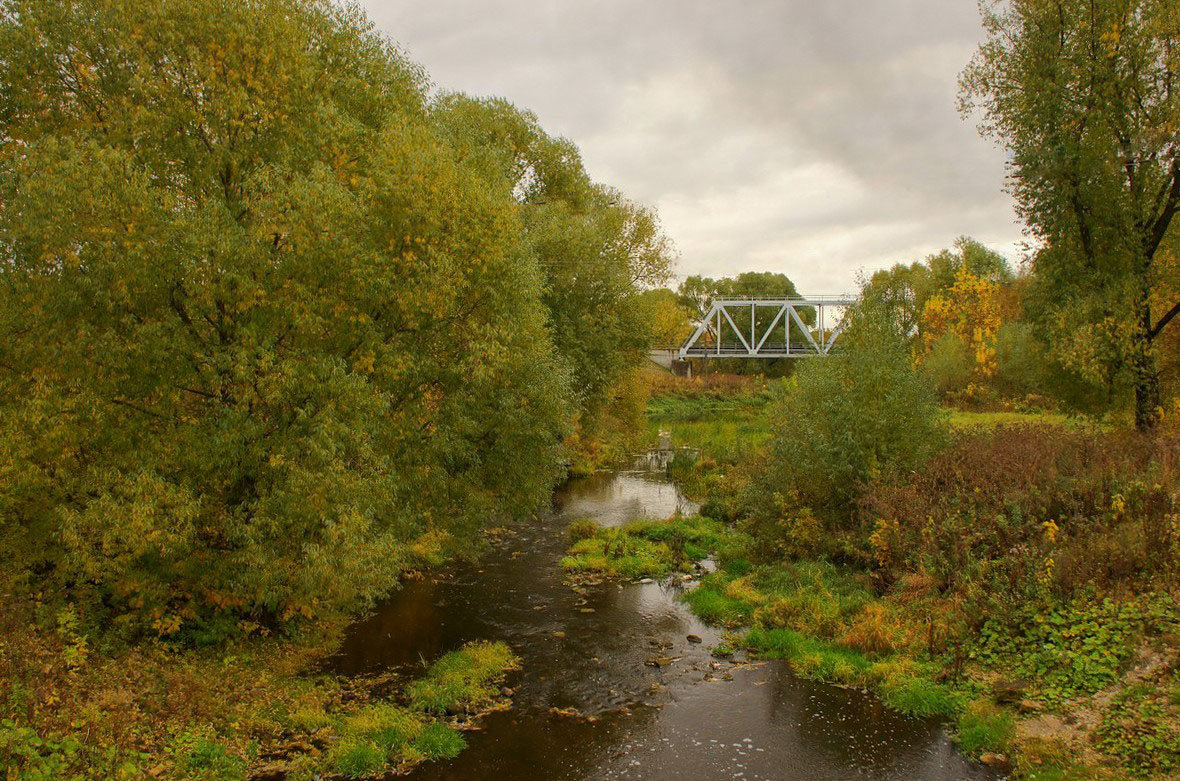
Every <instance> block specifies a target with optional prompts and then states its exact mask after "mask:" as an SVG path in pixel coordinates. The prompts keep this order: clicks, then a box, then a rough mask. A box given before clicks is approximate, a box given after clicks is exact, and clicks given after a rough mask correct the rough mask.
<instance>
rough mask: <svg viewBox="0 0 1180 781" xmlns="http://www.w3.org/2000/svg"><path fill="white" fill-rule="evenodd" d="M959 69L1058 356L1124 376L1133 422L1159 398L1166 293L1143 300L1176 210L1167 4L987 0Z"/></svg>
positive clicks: (1175, 61) (1177, 134) (1179, 49)
mask: <svg viewBox="0 0 1180 781" xmlns="http://www.w3.org/2000/svg"><path fill="white" fill-rule="evenodd" d="M981 9H982V14H983V24H984V29H985V32H986V40H985V41H984V43H983V44H981V46H980V48H979V51H978V52H977V54H976V56H975V58H974V59H973V61H972V62H971V64H970V65H969V66H968V68H967V69H966V70H965V71H964V73H963V75H962V80H961V81H962V104H963V109H964V111H972V110H976V109H978V110H980V111H981V112H982V117H983V120H982V125H981V129H982V131H983V132H984V133H986V134H988V135H990V136H993V137H995V138H996V139H998V140H999V141H1000V142H1001V143H1003V145H1004V146H1005V147H1006V149H1007V150H1008V153H1009V156H1010V166H1011V170H1012V174H1013V176H1012V185H1011V188H1012V192H1013V194H1014V196H1015V197H1016V201H1017V204H1018V206H1019V209H1020V213H1021V215H1022V216H1023V217H1024V219H1025V220H1026V221H1027V223H1028V225H1029V226H1030V229H1031V230H1032V232H1033V234H1034V235H1035V237H1036V238H1037V239H1039V240H1040V242H1041V243H1042V245H1043V249H1042V250H1041V251H1040V252H1038V253H1037V254H1036V256H1035V258H1034V265H1033V269H1034V272H1035V277H1036V281H1037V289H1036V294H1037V295H1038V296H1039V297H1041V298H1043V299H1044V301H1045V302H1046V307H1045V310H1046V311H1045V315H1044V317H1043V323H1044V325H1045V327H1046V328H1052V329H1053V332H1054V334H1055V337H1056V339H1055V342H1056V345H1055V346H1056V349H1057V352H1058V354H1059V356H1060V357H1061V358H1062V360H1063V361H1064V362H1066V363H1068V364H1071V365H1073V366H1075V367H1076V368H1078V369H1079V370H1082V371H1085V372H1088V373H1089V374H1090V375H1097V374H1103V373H1105V375H1107V379H1108V381H1109V378H1110V377H1113V376H1114V375H1116V374H1118V373H1122V372H1124V371H1125V372H1127V373H1128V374H1129V375H1130V377H1131V381H1132V384H1133V386H1134V395H1135V420H1136V425H1137V426H1138V427H1139V428H1141V429H1146V428H1150V427H1151V426H1152V425H1153V424H1154V422H1155V420H1156V416H1157V410H1158V407H1159V401H1160V391H1159V375H1158V370H1157V359H1156V354H1155V350H1154V344H1155V342H1156V340H1157V337H1159V335H1160V334H1161V333H1162V332H1163V329H1164V328H1165V327H1166V326H1167V325H1168V323H1169V322H1170V321H1171V320H1172V319H1173V317H1175V315H1176V314H1177V312H1180V302H1178V301H1165V302H1164V303H1163V304H1162V306H1160V305H1154V303H1153V291H1156V290H1158V289H1159V288H1160V286H1161V281H1162V280H1161V274H1164V273H1166V271H1165V270H1164V269H1163V268H1161V265H1160V264H1159V262H1158V258H1159V250H1160V248H1161V246H1163V245H1164V244H1165V242H1166V241H1168V239H1169V237H1170V236H1172V235H1174V234H1175V231H1176V229H1175V225H1174V222H1175V220H1174V218H1175V216H1176V213H1177V210H1180V83H1178V79H1180V5H1178V4H1177V3H1175V2H1174V1H1173V0H1004V1H1003V2H1000V1H999V0H988V2H984V3H983V4H982V6H981Z"/></svg>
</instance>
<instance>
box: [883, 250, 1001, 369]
mask: <svg viewBox="0 0 1180 781" xmlns="http://www.w3.org/2000/svg"><path fill="white" fill-rule="evenodd" d="M961 272H966V273H968V274H970V275H971V276H972V277H974V278H977V279H979V280H981V281H984V282H989V283H991V284H993V285H996V286H1007V285H1009V284H1010V283H1011V282H1012V281H1013V277H1012V270H1011V269H1010V268H1009V266H1008V261H1007V260H1005V259H1004V256H1003V255H1001V254H999V253H998V252H996V251H994V250H991V249H988V248H987V247H986V246H984V245H983V244H981V243H980V242H978V241H976V240H975V239H972V238H970V237H968V236H961V237H959V239H958V240H956V241H955V245H954V247H953V248H952V249H944V250H942V251H941V252H939V253H937V254H935V255H930V256H928V257H927V258H926V259H925V260H923V261H920V262H916V263H913V264H910V265H908V266H907V265H905V264H903V263H898V264H897V265H895V266H893V267H892V268H890V269H881V270H880V271H877V272H875V273H874V274H873V275H872V277H870V278H869V280H868V282H867V283H865V284H864V286H863V290H862V291H861V294H862V296H863V298H864V302H865V306H866V307H869V308H873V309H876V310H878V312H879V314H880V316H882V317H884V318H885V321H886V322H888V323H891V324H892V327H893V329H894V331H895V332H896V333H897V335H898V338H901V339H903V340H905V341H907V342H908V343H909V345H910V347H911V349H912V350H913V352H914V354H915V355H917V354H920V353H921V352H922V351H923V349H924V347H925V346H926V340H925V331H924V328H923V313H924V312H925V311H926V305H927V302H928V301H929V300H930V299H931V298H933V297H936V296H940V295H944V294H945V293H946V291H948V290H949V289H950V288H952V287H953V286H954V284H955V280H956V278H957V277H958V275H959V274H960V273H961ZM935 338H937V335H935Z"/></svg>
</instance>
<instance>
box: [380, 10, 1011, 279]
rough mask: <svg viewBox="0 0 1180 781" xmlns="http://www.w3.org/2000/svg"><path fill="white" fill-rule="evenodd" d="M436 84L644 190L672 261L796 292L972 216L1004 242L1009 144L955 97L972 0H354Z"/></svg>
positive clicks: (975, 26) (922, 244)
mask: <svg viewBox="0 0 1180 781" xmlns="http://www.w3.org/2000/svg"><path fill="white" fill-rule="evenodd" d="M363 4H364V6H365V7H366V8H367V9H368V11H369V13H370V15H371V16H372V17H373V19H374V20H375V21H376V22H377V24H378V25H379V26H380V27H381V28H382V29H383V30H384V31H385V32H387V33H388V34H389V35H390V36H392V37H393V38H394V39H395V40H397V41H398V42H399V43H400V44H401V45H402V46H404V47H405V49H406V50H407V51H408V52H409V54H410V56H411V57H412V58H413V59H415V60H417V61H418V62H420V63H422V64H423V65H424V66H425V67H426V68H427V69H428V71H429V72H430V74H431V76H432V77H433V79H434V81H435V83H436V84H437V85H438V86H439V87H441V88H445V89H457V90H462V91H464V92H469V93H473V94H479V95H499V96H503V97H506V98H508V99H509V100H512V101H513V102H514V103H516V104H517V105H519V106H522V107H526V108H529V109H531V110H533V111H535V112H536V113H537V114H538V116H539V117H540V119H541V122H542V124H543V125H544V126H545V127H546V128H547V129H548V130H549V131H550V132H553V133H556V134H559V135H564V136H567V137H569V138H570V139H572V140H573V141H574V142H575V143H577V144H578V145H579V147H581V149H582V152H583V156H584V158H585V161H586V166H587V168H588V170H589V171H590V173H591V175H593V176H594V177H595V178H597V179H599V180H601V181H604V182H607V183H610V184H612V185H615V186H617V187H619V188H620V189H621V190H623V191H624V192H625V193H627V194H628V195H629V196H630V197H632V198H634V199H636V200H638V201H640V202H643V203H645V204H648V205H651V206H654V207H656V208H657V209H658V210H659V212H660V215H661V217H662V219H663V222H664V226H665V228H666V230H667V232H668V233H669V235H670V236H671V237H672V238H673V240H674V241H675V242H676V244H677V246H678V247H679V249H680V251H681V263H680V268H679V271H680V274H681V275H686V274H695V273H703V274H710V275H722V274H730V273H735V272H738V271H745V270H774V271H782V272H785V273H787V274H789V275H790V276H791V277H792V279H794V280H795V281H796V283H797V284H798V286H799V287H800V289H801V290H805V291H810V292H817V293H818V292H835V291H842V290H848V289H851V288H852V287H853V286H854V283H855V278H856V275H857V273H858V272H859V271H861V270H865V271H871V270H873V269H875V268H880V267H882V266H886V265H890V264H892V263H894V262H898V261H910V260H914V259H918V258H920V257H922V256H923V255H925V254H927V253H930V252H934V251H937V250H938V249H940V248H942V247H945V246H949V244H950V243H951V242H952V241H953V240H954V239H955V237H957V236H958V235H961V234H970V235H973V236H975V237H976V238H979V239H980V240H982V241H984V242H985V243H987V244H989V245H990V246H992V247H994V248H995V249H998V250H1000V251H1001V252H1004V253H1005V254H1008V255H1009V256H1010V257H1012V258H1013V259H1014V260H1015V259H1016V247H1017V245H1018V243H1019V241H1020V239H1021V229H1020V226H1019V225H1018V224H1017V222H1016V218H1015V215H1014V213H1013V209H1012V204H1011V201H1010V199H1009V198H1008V197H1007V196H1006V195H1004V194H1003V192H1002V189H1001V188H1002V185H1003V176H1004V168H1003V154H1002V152H1001V151H1000V150H998V149H996V148H995V147H994V145H993V144H992V143H991V142H990V141H986V140H983V139H981V138H979V137H978V135H977V134H976V132H975V128H974V126H973V125H972V124H971V123H970V122H964V121H963V120H962V119H961V118H960V117H959V116H958V113H957V112H956V110H955V95H956V89H957V88H956V79H957V76H958V72H959V71H960V70H961V69H962V67H963V65H964V64H966V62H967V60H968V59H969V58H970V56H971V54H972V52H973V50H974V48H975V46H976V44H977V42H978V40H979V37H980V34H981V33H980V28H979V23H978V17H977V12H976V9H975V4H974V3H973V2H971V1H970V0H824V1H823V2H816V1H815V0H778V1H773V0H740V1H738V2H728V3H718V2H715V1H713V2H705V1H704V0H647V2H638V1H637V0H603V1H602V2H596V3H574V2H569V0H548V1H545V0H531V1H528V0H501V1H499V2H477V0H431V1H430V2H426V0H364V3H363Z"/></svg>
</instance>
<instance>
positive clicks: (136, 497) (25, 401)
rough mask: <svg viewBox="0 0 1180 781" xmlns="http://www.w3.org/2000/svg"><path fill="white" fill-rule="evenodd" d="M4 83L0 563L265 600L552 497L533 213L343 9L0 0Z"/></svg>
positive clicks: (399, 562)
mask: <svg viewBox="0 0 1180 781" xmlns="http://www.w3.org/2000/svg"><path fill="white" fill-rule="evenodd" d="M0 90H2V93H3V94H2V97H0V139H2V140H0V561H2V562H3V568H4V571H5V573H6V575H7V576H9V577H11V578H13V579H14V580H15V581H16V582H17V583H19V584H23V585H24V587H25V588H28V589H30V590H37V591H38V592H40V593H42V594H45V595H48V594H51V593H52V594H53V595H54V596H55V598H68V599H71V600H75V601H77V602H79V603H82V604H86V605H89V606H91V607H93V608H95V609H99V608H101V609H102V610H106V611H110V612H109V614H110V615H113V616H114V617H115V618H116V620H117V621H118V622H119V623H121V624H125V625H126V626H127V627H128V628H129V629H132V630H142V629H151V628H154V630H155V631H157V632H159V633H161V634H169V633H172V632H175V631H176V630H177V629H179V628H182V627H187V626H199V625H201V624H202V623H203V622H207V621H210V620H214V619H216V618H217V617H218V616H219V615H220V614H228V615H230V616H237V617H240V618H243V619H246V620H248V621H250V622H253V624H262V625H272V626H274V625H278V624H280V623H281V622H283V621H284V619H288V618H290V617H292V616H299V615H307V616H311V615H319V614H323V613H325V612H333V611H339V610H346V609H349V608H352V607H355V606H356V605H358V604H362V603H363V602H364V601H366V600H369V599H372V598H374V597H375V596H377V595H379V594H381V593H383V592H384V591H385V590H387V589H388V588H389V587H390V586H391V585H392V584H393V583H394V582H395V580H396V577H397V575H398V573H399V572H400V571H401V570H403V569H404V568H406V567H412V566H416V565H417V564H419V563H421V562H422V561H423V559H429V558H431V557H433V556H436V555H438V554H439V553H440V552H442V551H446V550H449V549H451V548H453V547H454V546H455V545H456V544H461V543H463V541H465V540H471V539H473V538H474V537H475V531H476V530H477V529H478V528H479V526H480V525H482V524H484V523H486V522H487V521H488V520H490V519H495V518H497V517H503V516H506V515H513V514H518V513H523V512H528V511H531V510H534V509H536V508H538V507H540V506H543V504H544V502H545V501H547V498H548V495H549V490H550V488H551V486H552V484H553V482H554V481H555V480H556V479H557V478H558V476H559V474H560V462H561V459H562V453H561V444H560V443H561V440H562V438H563V436H564V435H565V433H566V431H567V426H568V421H569V420H570V418H571V417H572V407H571V404H570V401H571V398H572V394H571V390H570V365H569V363H568V361H565V360H562V358H560V357H559V356H558V355H557V354H556V353H555V351H554V349H553V345H552V336H551V333H550V331H551V325H550V318H549V314H548V312H547V309H546V307H545V305H544V304H543V302H542V298H543V296H544V294H545V291H546V286H547V285H548V284H550V283H549V282H547V277H546V274H545V273H544V272H543V271H542V269H541V266H540V264H539V263H538V257H537V255H538V251H537V250H536V248H535V243H534V242H532V241H530V240H526V239H525V232H526V225H527V219H526V218H525V217H524V216H523V215H522V214H521V209H520V207H519V201H518V199H517V197H516V194H515V193H514V191H513V187H512V183H511V182H509V181H506V180H505V179H504V178H502V177H499V176H494V175H492V174H491V173H489V170H488V168H487V166H485V165H483V164H482V162H481V161H480V160H477V159H470V158H468V157H467V156H466V155H465V152H464V148H463V147H462V146H461V145H458V144H457V143H456V141H455V140H454V139H452V138H448V137H447V136H446V134H444V133H441V132H440V131H439V129H438V127H437V126H436V124H435V122H434V121H433V119H432V115H431V114H432V108H431V105H430V101H429V99H428V97H427V85H426V79H425V76H424V74H423V73H422V72H421V70H420V69H419V68H417V67H416V66H414V65H413V64H411V63H409V62H407V61H406V60H405V59H404V58H403V57H402V56H401V55H400V54H399V53H398V52H397V51H396V50H395V49H394V48H393V47H392V46H391V45H390V44H389V43H388V42H387V41H386V40H385V39H383V38H382V37H381V36H379V35H377V34H376V33H375V32H374V31H373V29H372V27H371V25H370V24H369V23H368V22H367V20H365V19H364V18H363V17H362V16H361V15H359V14H358V13H355V12H353V11H351V10H344V9H341V8H340V7H338V6H336V5H334V4H331V3H328V2H321V1H320V0H257V1H256V2H251V3H225V2H221V0H3V2H2V4H0ZM615 219H617V220H618V221H619V222H623V223H626V222H627V218H626V217H625V216H619V217H617V218H615ZM636 230H641V229H638V228H637V229H636ZM613 235H616V236H618V235H620V232H618V231H616V233H615V234H613ZM622 235H624V236H627V235H632V234H627V233H626V232H622ZM620 251H622V250H620ZM245 625H246V626H250V625H251V624H245Z"/></svg>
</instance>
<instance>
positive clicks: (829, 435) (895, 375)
mask: <svg viewBox="0 0 1180 781" xmlns="http://www.w3.org/2000/svg"><path fill="white" fill-rule="evenodd" d="M850 317H851V318H852V321H853V324H852V326H851V327H850V329H849V332H848V333H846V334H844V335H843V336H841V340H842V342H840V344H842V345H843V346H842V349H841V350H840V351H838V352H837V353H836V354H835V355H833V356H831V357H829V358H825V359H816V360H812V361H808V362H807V364H806V365H805V366H803V367H802V368H801V369H800V370H799V372H798V380H797V382H793V383H788V384H785V385H782V386H780V389H779V395H778V397H777V398H776V400H775V401H774V402H773V405H772V409H771V412H770V417H771V419H772V421H773V423H772V426H773V428H772V435H771V438H770V442H769V446H768V448H767V451H768V452H767V453H766V456H765V467H764V468H763V469H762V470H761V472H760V473H759V474H758V475H757V476H756V477H755V478H754V480H753V483H752V491H751V497H750V503H751V505H752V507H753V508H754V521H755V537H757V538H759V541H760V543H763V544H766V542H767V541H770V540H773V539H774V538H775V532H774V528H773V527H774V525H775V524H776V523H777V521H778V519H780V518H782V517H783V516H784V514H785V513H789V514H793V513H795V512H797V511H798V510H800V509H801V508H804V507H807V508H811V509H812V510H814V511H815V512H816V513H817V514H821V515H823V516H825V517H826V518H827V519H828V520H829V522H830V523H832V524H834V525H836V526H837V527H840V526H847V524H848V517H849V516H848V513H849V511H850V509H851V508H852V505H853V503H854V502H855V500H856V499H857V498H858V497H859V495H860V493H861V491H862V490H863V488H864V486H865V485H866V484H867V483H868V482H869V481H870V480H872V479H874V478H881V477H883V476H885V475H888V474H899V473H902V474H904V473H908V472H909V471H910V470H913V469H915V468H916V467H917V466H919V465H920V464H921V463H922V462H923V461H925V460H926V459H927V458H928V457H929V456H930V455H931V454H932V453H934V452H935V451H936V450H937V449H938V448H939V447H941V446H942V444H943V442H944V440H945V437H946V426H945V423H944V421H943V417H942V415H941V413H940V411H939V409H938V403H937V398H936V396H935V394H934V392H933V390H932V389H931V387H930V386H929V384H928V383H927V382H926V381H925V379H923V378H922V377H921V376H920V375H919V374H918V373H917V372H916V371H915V370H914V368H913V366H912V364H911V362H910V359H909V356H908V355H907V354H906V351H905V348H904V346H903V345H902V344H901V343H900V342H899V341H898V340H897V339H896V337H895V335H894V334H892V333H890V332H889V330H888V329H887V328H884V327H881V326H879V325H877V324H876V323H874V322H873V321H872V319H871V318H869V317H867V316H864V317H858V316H857V315H856V314H851V315H850Z"/></svg>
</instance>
